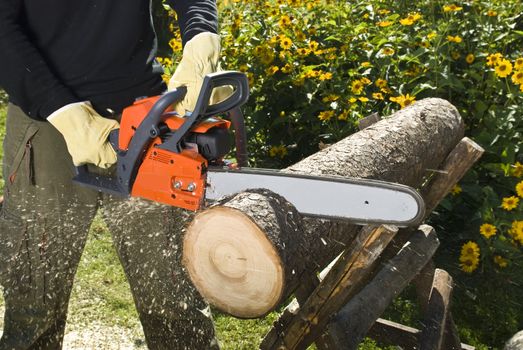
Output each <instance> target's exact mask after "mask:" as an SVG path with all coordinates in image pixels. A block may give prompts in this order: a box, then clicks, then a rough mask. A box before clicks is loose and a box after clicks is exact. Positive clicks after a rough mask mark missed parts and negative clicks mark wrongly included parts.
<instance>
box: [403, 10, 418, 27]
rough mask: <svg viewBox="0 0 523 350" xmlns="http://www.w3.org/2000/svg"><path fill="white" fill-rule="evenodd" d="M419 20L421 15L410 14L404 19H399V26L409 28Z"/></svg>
mask: <svg viewBox="0 0 523 350" xmlns="http://www.w3.org/2000/svg"><path fill="white" fill-rule="evenodd" d="M420 18H421V15H420V14H419V13H417V12H416V13H412V14H410V15H408V16H407V17H406V18H402V19H400V23H401V25H404V26H411V25H413V24H414V23H416V21H417V20H419V19H420Z"/></svg>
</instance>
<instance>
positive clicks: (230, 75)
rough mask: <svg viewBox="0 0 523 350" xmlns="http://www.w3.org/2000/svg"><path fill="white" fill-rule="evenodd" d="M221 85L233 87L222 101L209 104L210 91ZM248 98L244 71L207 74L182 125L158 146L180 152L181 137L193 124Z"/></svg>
mask: <svg viewBox="0 0 523 350" xmlns="http://www.w3.org/2000/svg"><path fill="white" fill-rule="evenodd" d="M222 86H231V87H232V88H233V89H234V90H233V93H232V94H231V95H230V96H229V97H228V98H227V99H225V100H224V101H221V102H219V103H217V104H214V105H209V100H210V98H211V94H212V91H213V90H214V89H215V88H218V87H222ZM248 98H249V83H248V80H247V76H246V75H245V74H244V73H241V72H235V71H223V72H217V73H211V74H207V75H206V76H205V77H204V79H203V83H202V87H201V90H200V94H199V95H198V100H197V101H196V105H195V107H194V111H192V112H187V113H186V115H185V122H184V123H183V124H182V126H180V128H178V130H176V132H175V133H174V134H173V135H172V136H171V137H169V138H168V139H167V140H165V141H164V142H163V143H162V144H161V145H159V146H158V147H159V148H162V149H165V150H169V151H171V152H176V153H180V152H181V141H182V139H183V137H184V136H185V135H186V134H187V133H188V132H189V130H190V129H191V128H192V127H193V126H194V125H195V124H197V123H198V122H200V121H202V120H203V119H205V118H208V117H212V116H214V115H218V114H221V113H225V112H228V111H231V110H233V109H235V108H237V107H239V106H241V105H242V104H244V103H245V102H247V100H248ZM158 102H159V101H158ZM162 112H163V111H162Z"/></svg>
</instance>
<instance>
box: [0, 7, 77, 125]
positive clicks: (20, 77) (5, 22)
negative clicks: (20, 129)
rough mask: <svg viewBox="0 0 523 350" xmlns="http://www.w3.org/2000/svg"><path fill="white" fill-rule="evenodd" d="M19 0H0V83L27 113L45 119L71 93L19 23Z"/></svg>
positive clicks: (67, 100)
mask: <svg viewBox="0 0 523 350" xmlns="http://www.w3.org/2000/svg"><path fill="white" fill-rule="evenodd" d="M22 3H23V2H22V0H0V87H2V88H3V89H4V90H5V91H6V92H7V94H8V95H9V99H10V101H11V102H13V103H14V104H16V105H18V106H19V107H20V108H22V110H23V111H24V112H25V113H26V114H28V115H29V116H30V117H32V118H35V119H45V118H47V117H48V116H49V115H50V114H51V113H52V112H54V111H55V110H57V109H59V108H60V107H62V106H65V105H67V104H69V103H72V102H77V101H78V100H77V98H76V97H75V96H74V94H73V93H72V92H71V91H70V90H69V89H68V88H67V87H66V86H64V85H63V84H62V83H61V82H60V80H59V79H58V77H57V76H56V75H55V74H53V72H52V70H51V68H50V67H49V65H48V64H47V63H46V62H45V59H44V57H43V56H42V55H41V54H40V52H39V51H38V49H37V47H36V46H35V45H34V44H33V43H32V42H31V40H30V38H29V35H28V34H27V29H26V28H24V26H23V25H22V24H21V18H22V17H21V14H22Z"/></svg>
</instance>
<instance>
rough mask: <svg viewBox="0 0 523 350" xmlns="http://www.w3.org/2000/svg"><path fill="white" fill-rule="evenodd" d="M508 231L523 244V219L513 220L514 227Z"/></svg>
mask: <svg viewBox="0 0 523 350" xmlns="http://www.w3.org/2000/svg"><path fill="white" fill-rule="evenodd" d="M508 233H509V234H510V235H511V236H512V238H514V240H516V241H518V242H519V244H522V245H523V221H518V220H515V221H513V222H512V227H511V228H510V230H508Z"/></svg>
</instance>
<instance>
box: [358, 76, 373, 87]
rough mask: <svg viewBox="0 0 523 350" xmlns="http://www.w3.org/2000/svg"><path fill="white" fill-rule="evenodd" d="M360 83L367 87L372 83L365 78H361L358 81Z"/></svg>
mask: <svg viewBox="0 0 523 350" xmlns="http://www.w3.org/2000/svg"><path fill="white" fill-rule="evenodd" d="M360 81H361V82H362V83H363V84H365V85H369V84H370V83H372V82H371V81H370V80H369V78H366V77H363V78H361V79H360Z"/></svg>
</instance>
